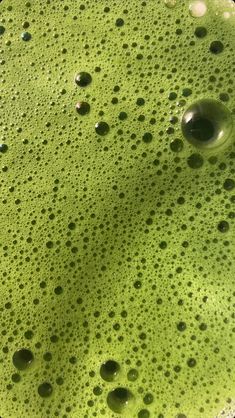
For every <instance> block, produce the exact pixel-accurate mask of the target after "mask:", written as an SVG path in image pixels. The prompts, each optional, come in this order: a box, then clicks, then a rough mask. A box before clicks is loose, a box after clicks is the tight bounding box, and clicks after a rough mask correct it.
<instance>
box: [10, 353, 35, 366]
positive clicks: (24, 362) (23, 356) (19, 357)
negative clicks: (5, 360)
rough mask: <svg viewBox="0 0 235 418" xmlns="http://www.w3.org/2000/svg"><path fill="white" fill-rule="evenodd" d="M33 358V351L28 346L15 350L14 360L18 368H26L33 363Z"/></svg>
mask: <svg viewBox="0 0 235 418" xmlns="http://www.w3.org/2000/svg"><path fill="white" fill-rule="evenodd" d="M33 359H34V357H33V353H32V352H31V351H30V350H28V349H27V348H22V349H20V350H17V351H15V353H14V354H13V357H12V362H13V364H14V366H15V367H16V368H17V369H18V370H25V369H27V367H29V365H30V364H31V363H32V361H33Z"/></svg>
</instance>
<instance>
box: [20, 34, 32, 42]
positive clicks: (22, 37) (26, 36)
mask: <svg viewBox="0 0 235 418" xmlns="http://www.w3.org/2000/svg"><path fill="white" fill-rule="evenodd" d="M31 38H32V35H31V34H30V33H29V32H23V33H22V34H21V39H23V41H26V42H27V41H30V39H31Z"/></svg>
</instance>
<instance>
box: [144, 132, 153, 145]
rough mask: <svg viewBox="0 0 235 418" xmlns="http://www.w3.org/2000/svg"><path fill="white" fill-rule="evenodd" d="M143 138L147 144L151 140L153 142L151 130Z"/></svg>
mask: <svg viewBox="0 0 235 418" xmlns="http://www.w3.org/2000/svg"><path fill="white" fill-rule="evenodd" d="M142 139H143V141H144V142H145V143H146V144H149V143H150V142H152V139H153V135H152V134H151V133H150V132H145V133H144V135H143V137H142Z"/></svg>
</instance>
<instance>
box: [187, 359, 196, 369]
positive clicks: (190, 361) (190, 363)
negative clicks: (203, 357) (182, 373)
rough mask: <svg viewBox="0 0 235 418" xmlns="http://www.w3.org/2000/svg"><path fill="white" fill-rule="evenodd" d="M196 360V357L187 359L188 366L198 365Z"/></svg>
mask: <svg viewBox="0 0 235 418" xmlns="http://www.w3.org/2000/svg"><path fill="white" fill-rule="evenodd" d="M196 363H197V362H196V360H195V359H194V358H189V359H188V360H187V365H188V367H195V366H196Z"/></svg>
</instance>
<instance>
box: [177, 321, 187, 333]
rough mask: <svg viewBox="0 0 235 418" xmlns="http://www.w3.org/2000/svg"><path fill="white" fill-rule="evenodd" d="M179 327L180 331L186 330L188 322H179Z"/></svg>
mask: <svg viewBox="0 0 235 418" xmlns="http://www.w3.org/2000/svg"><path fill="white" fill-rule="evenodd" d="M177 329H178V331H185V330H186V323H185V322H182V321H181V322H179V323H178V324H177Z"/></svg>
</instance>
